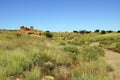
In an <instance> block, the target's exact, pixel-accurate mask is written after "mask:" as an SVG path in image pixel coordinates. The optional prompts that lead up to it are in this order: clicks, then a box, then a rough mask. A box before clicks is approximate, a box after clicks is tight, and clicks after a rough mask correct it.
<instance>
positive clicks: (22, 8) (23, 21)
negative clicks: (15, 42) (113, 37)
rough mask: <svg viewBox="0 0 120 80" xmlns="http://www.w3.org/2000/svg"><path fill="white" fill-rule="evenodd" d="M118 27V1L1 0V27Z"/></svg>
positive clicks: (54, 28)
mask: <svg viewBox="0 0 120 80" xmlns="http://www.w3.org/2000/svg"><path fill="white" fill-rule="evenodd" d="M22 25H24V26H27V27H29V26H31V25H32V26H34V27H35V29H39V30H44V31H46V30H50V31H73V30H92V31H94V30H96V29H100V30H120V0H0V29H19V27H20V26H22Z"/></svg>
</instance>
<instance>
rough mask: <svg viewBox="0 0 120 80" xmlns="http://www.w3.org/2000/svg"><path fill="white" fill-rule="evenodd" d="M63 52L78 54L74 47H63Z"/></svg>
mask: <svg viewBox="0 0 120 80" xmlns="http://www.w3.org/2000/svg"><path fill="white" fill-rule="evenodd" d="M64 51H66V52H69V53H72V54H78V53H79V50H78V48H77V47H75V46H65V47H64Z"/></svg>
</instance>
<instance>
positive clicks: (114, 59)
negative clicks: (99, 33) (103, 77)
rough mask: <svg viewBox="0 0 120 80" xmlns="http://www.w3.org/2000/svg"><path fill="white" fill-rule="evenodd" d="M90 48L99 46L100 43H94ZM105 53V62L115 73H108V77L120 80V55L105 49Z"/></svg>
mask: <svg viewBox="0 0 120 80" xmlns="http://www.w3.org/2000/svg"><path fill="white" fill-rule="evenodd" d="M90 46H99V43H98V42H93V43H91V44H90ZM103 50H104V52H105V60H106V62H107V63H108V64H110V65H111V66H112V68H113V71H111V72H109V73H108V76H109V77H110V78H111V79H112V80H120V53H117V52H114V51H111V50H108V49H103Z"/></svg>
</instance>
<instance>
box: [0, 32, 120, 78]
mask: <svg viewBox="0 0 120 80" xmlns="http://www.w3.org/2000/svg"><path fill="white" fill-rule="evenodd" d="M52 34H53V37H52V38H47V37H46V36H44V35H43V36H38V35H28V34H20V33H19V32H18V31H0V80H15V79H19V80H43V79H44V80H110V79H109V78H108V77H107V72H109V71H112V68H111V66H110V65H108V64H107V63H105V61H104V52H103V50H102V49H101V48H100V47H97V46H93V47H92V46H89V44H90V43H92V42H93V39H94V38H95V39H96V40H97V41H99V42H100V46H103V47H106V48H109V49H112V50H115V49H117V50H115V51H118V52H119V50H120V48H119V47H120V46H118V43H119V40H120V37H119V36H120V34H118V33H111V34H104V35H101V34H99V33H89V34H78V33H52ZM108 45H109V46H108ZM113 45H115V46H113ZM111 46H112V47H111Z"/></svg>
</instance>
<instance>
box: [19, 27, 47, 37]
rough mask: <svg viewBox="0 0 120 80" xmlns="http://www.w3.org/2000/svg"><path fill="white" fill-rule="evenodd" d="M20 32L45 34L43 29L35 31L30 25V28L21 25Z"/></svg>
mask: <svg viewBox="0 0 120 80" xmlns="http://www.w3.org/2000/svg"><path fill="white" fill-rule="evenodd" d="M20 32H21V33H26V34H35V35H44V34H45V32H43V31H35V30H34V27H33V26H30V28H28V27H25V26H21V27H20Z"/></svg>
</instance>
